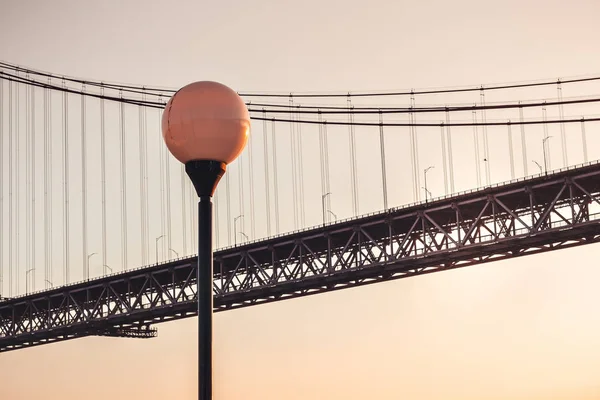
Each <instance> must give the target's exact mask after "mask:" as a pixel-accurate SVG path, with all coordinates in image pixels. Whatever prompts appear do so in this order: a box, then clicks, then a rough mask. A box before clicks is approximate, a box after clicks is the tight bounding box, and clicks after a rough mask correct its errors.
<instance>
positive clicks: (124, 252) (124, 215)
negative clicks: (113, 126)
mask: <svg viewBox="0 0 600 400" xmlns="http://www.w3.org/2000/svg"><path fill="white" fill-rule="evenodd" d="M119 97H121V98H122V97H123V92H122V91H119ZM119 133H120V139H121V143H120V146H119V150H120V155H121V270H122V271H125V270H126V269H127V172H126V169H125V168H126V162H125V154H126V149H125V104H124V103H123V102H122V101H121V102H119Z"/></svg>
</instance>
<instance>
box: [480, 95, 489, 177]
mask: <svg viewBox="0 0 600 400" xmlns="http://www.w3.org/2000/svg"><path fill="white" fill-rule="evenodd" d="M479 96H480V98H481V105H482V106H483V107H484V108H483V109H482V110H481V122H483V123H484V124H485V123H486V121H487V119H486V116H485V91H484V90H483V86H482V87H481V90H480V93H479ZM483 157H484V158H485V160H486V161H485V164H484V165H485V182H486V184H487V185H489V184H490V182H491V176H490V146H489V142H488V131H487V125H483Z"/></svg>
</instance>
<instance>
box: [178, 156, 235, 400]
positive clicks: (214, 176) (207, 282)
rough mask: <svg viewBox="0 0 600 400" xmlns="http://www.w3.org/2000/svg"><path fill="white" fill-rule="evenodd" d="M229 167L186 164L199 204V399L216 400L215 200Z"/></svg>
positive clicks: (211, 163) (204, 162)
mask: <svg viewBox="0 0 600 400" xmlns="http://www.w3.org/2000/svg"><path fill="white" fill-rule="evenodd" d="M225 169H226V165H225V163H223V162H220V161H211V160H195V161H189V162H187V163H186V164H185V172H186V173H187V174H188V176H189V177H190V179H191V180H192V183H193V184H194V188H195V189H196V193H197V194H198V197H199V198H200V200H199V202H198V270H197V279H198V280H197V287H198V289H197V292H198V399H199V400H212V314H213V253H212V196H213V194H214V192H215V189H216V188H217V184H218V183H219V180H220V179H221V177H222V176H223V174H224V173H225Z"/></svg>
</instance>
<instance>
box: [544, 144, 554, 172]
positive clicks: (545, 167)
mask: <svg viewBox="0 0 600 400" xmlns="http://www.w3.org/2000/svg"><path fill="white" fill-rule="evenodd" d="M551 137H552V136H546V137H545V138H543V139H542V150H543V151H544V173H546V175H547V174H548V163H547V161H546V147H547V146H546V142H547V141H548V139H550V138H551Z"/></svg>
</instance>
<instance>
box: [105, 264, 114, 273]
mask: <svg viewBox="0 0 600 400" xmlns="http://www.w3.org/2000/svg"><path fill="white" fill-rule="evenodd" d="M103 267H104V275H106V270H107V269H110V273H111V274H112V273H113V269H112V268H111V267H109V266H108V265H106V264H104V265H103Z"/></svg>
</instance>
